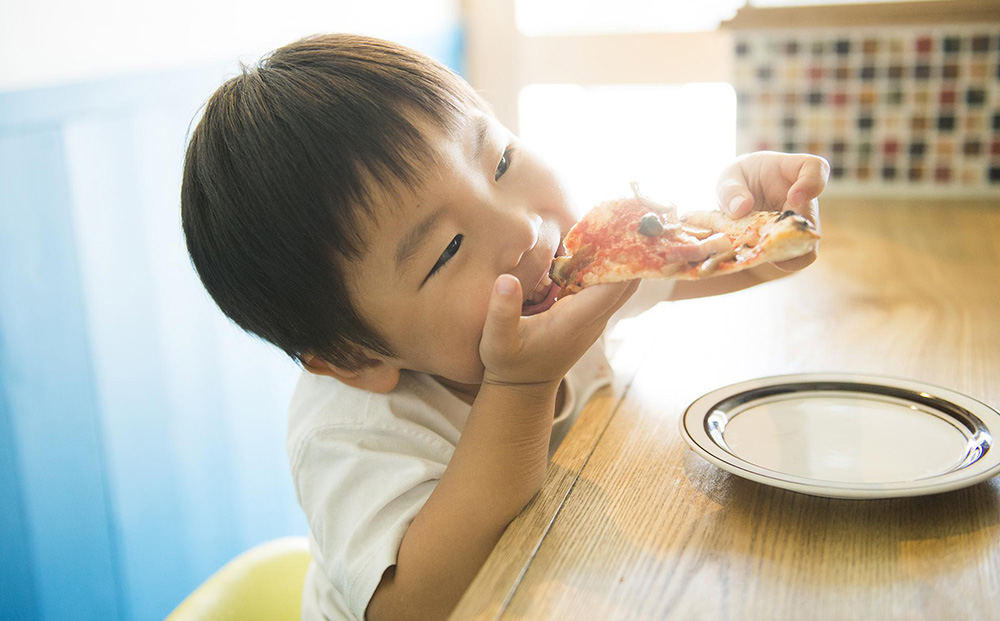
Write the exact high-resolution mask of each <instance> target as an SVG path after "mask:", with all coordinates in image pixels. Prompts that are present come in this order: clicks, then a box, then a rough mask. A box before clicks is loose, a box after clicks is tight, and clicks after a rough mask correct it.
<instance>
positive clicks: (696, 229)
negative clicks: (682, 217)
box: [681, 224, 712, 239]
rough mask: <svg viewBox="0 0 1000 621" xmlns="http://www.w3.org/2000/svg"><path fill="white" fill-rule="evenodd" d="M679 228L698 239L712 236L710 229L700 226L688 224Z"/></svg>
mask: <svg viewBox="0 0 1000 621" xmlns="http://www.w3.org/2000/svg"><path fill="white" fill-rule="evenodd" d="M681 230H682V231H684V232H685V233H687V234H688V235H691V236H692V237H696V238H698V239H708V238H709V237H711V236H712V230H711V229H703V228H701V227H700V226H692V225H690V224H684V225H681Z"/></svg>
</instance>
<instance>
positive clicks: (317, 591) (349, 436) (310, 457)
mask: <svg viewBox="0 0 1000 621" xmlns="http://www.w3.org/2000/svg"><path fill="white" fill-rule="evenodd" d="M671 284H672V283H671V282H670V281H644V282H643V283H642V286H640V288H639V291H637V292H636V294H635V295H634V296H633V297H632V299H631V300H629V302H628V303H627V304H626V306H625V307H624V308H622V309H621V310H620V311H619V312H618V313H617V314H616V315H615V318H614V319H613V321H617V320H618V319H621V318H624V317H629V316H632V315H635V314H638V313H639V312H641V311H642V310H645V309H646V308H649V307H650V306H652V305H654V304H655V303H656V302H658V301H660V300H663V299H666V297H667V296H668V295H669V293H670V290H671V288H672V287H671V286H670V285H671ZM609 327H610V325H609ZM611 378H612V373H611V367H610V365H609V364H608V361H607V357H606V355H605V351H604V339H603V337H602V338H601V339H600V340H598V342H597V343H595V344H594V346H593V347H591V348H590V349H589V350H588V351H587V353H586V354H584V355H583V357H582V358H580V360H579V361H578V362H577V363H576V364H575V365H574V366H573V368H572V369H571V370H570V372H569V373H568V374H567V375H566V378H565V381H564V384H565V400H564V403H563V408H562V411H560V412H559V413H558V414H557V416H556V417H555V418H554V419H553V428H552V439H551V442H550V445H549V455H550V457H551V455H552V453H554V452H555V449H556V448H557V447H558V446H559V443H560V442H561V441H562V439H563V438H564V437H565V435H566V433H567V432H568V431H569V428H570V426H571V425H572V423H573V421H575V420H576V418H577V416H578V415H579V413H580V411H581V410H582V409H583V406H584V405H585V404H586V403H587V401H588V400H589V399H590V397H591V395H592V394H593V393H594V391H596V390H597V389H598V388H600V387H601V386H604V385H606V384H608V383H609V382H610V381H611ZM470 409H471V406H469V405H468V404H467V403H465V402H464V401H462V400H460V399H459V398H458V397H456V396H455V395H453V394H452V393H451V392H449V391H448V390H447V389H446V388H445V387H443V386H441V385H440V384H438V383H437V382H436V381H435V380H434V379H433V378H431V377H430V376H428V375H425V374H423V373H412V372H407V371H404V372H403V373H402V374H401V376H400V381H399V384H398V385H397V386H396V388H395V389H394V390H393V391H392V392H390V393H388V394H375V393H370V392H367V391H364V390H360V389H357V388H351V387H350V386H346V385H344V384H342V383H340V382H339V381H337V380H335V379H333V378H330V377H325V376H320V375H314V374H312V373H308V372H303V373H302V376H301V377H300V378H299V381H298V384H297V386H296V387H295V392H294V394H293V396H292V400H291V404H290V406H289V426H288V442H287V448H288V456H289V460H290V462H291V469H292V477H293V479H294V482H295V489H296V494H297V496H298V500H299V504H300V505H301V506H302V509H303V511H305V514H306V519H307V521H308V523H309V544H310V550H311V552H312V556H313V563H312V564H311V565H310V567H309V571H308V574H307V576H306V584H305V588H304V590H303V600H302V618H303V620H304V621H305V620H308V621H314V620H319V619H330V620H339V619H363V618H364V611H365V609H366V608H367V607H368V602H369V600H370V599H371V596H372V594H373V593H374V592H375V587H377V586H378V583H379V581H380V580H381V579H382V574H383V573H384V572H385V570H386V569H388V568H389V567H390V566H392V565H394V564H395V563H396V554H397V552H398V551H399V546H400V543H401V542H402V540H403V535H404V533H405V532H406V529H407V528H408V527H409V525H410V522H411V521H413V518H414V517H415V516H416V515H417V512H418V511H419V510H420V508H421V507H422V506H423V504H424V502H425V501H426V500H427V498H428V497H429V496H430V494H431V492H432V491H433V490H434V486H435V485H436V484H437V481H438V480H439V479H440V478H441V476H442V475H443V474H444V470H445V468H446V467H447V465H448V462H449V461H450V460H451V456H452V453H453V452H454V450H455V446H456V445H457V444H458V439H459V437H460V436H461V434H462V429H463V428H464V427H465V422H466V419H467V418H468V416H469V411H470Z"/></svg>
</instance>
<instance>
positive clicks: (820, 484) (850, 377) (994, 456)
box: [679, 373, 1000, 500]
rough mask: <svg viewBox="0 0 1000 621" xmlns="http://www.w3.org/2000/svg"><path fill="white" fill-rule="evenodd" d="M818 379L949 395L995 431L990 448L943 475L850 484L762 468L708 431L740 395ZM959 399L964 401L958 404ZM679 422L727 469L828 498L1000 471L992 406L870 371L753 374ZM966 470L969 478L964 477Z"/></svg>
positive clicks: (706, 398) (702, 451)
mask: <svg viewBox="0 0 1000 621" xmlns="http://www.w3.org/2000/svg"><path fill="white" fill-rule="evenodd" d="M815 382H839V383H846V384H869V385H881V386H886V387H890V388H902V389H905V390H910V391H912V392H917V393H918V394H919V393H921V392H922V393H924V394H928V393H937V394H935V395H934V396H935V397H937V398H941V399H944V400H946V401H948V402H949V403H951V404H952V405H956V406H958V407H960V408H963V409H965V410H967V411H968V412H970V413H972V414H974V415H975V416H976V417H977V418H978V419H979V420H980V421H981V422H982V424H983V426H984V427H985V428H986V429H987V430H988V431H989V432H990V434H991V436H992V439H993V441H992V442H991V443H990V445H989V447H988V448H987V450H986V454H985V455H983V456H982V457H980V458H979V459H978V460H976V462H975V463H974V464H972V465H970V466H967V467H965V468H962V469H959V470H953V471H950V472H947V473H944V474H943V475H934V476H931V477H926V478H924V479H917V480H914V481H901V482H897V483H849V482H848V483H845V482H838V481H819V480H812V479H806V478H804V477H798V476H796V475H791V474H785V473H781V472H779V471H775V470H771V469H767V468H761V467H759V466H756V465H755V464H752V463H750V462H747V461H746V460H743V459H741V458H739V457H738V456H736V455H733V454H732V453H729V452H727V451H725V450H724V449H722V448H721V447H719V445H718V444H717V443H715V442H714V441H712V440H711V438H710V437H709V436H708V432H707V431H706V430H705V429H704V426H705V425H704V423H705V420H706V419H707V416H708V415H709V414H710V413H711V412H712V411H713V409H714V408H715V406H716V405H718V404H719V403H721V402H722V401H724V400H726V399H729V398H732V397H734V396H736V395H739V394H740V393H743V392H747V391H749V390H754V389H759V388H763V387H768V386H780V385H786V384H802V383H815ZM956 398H957V401H959V402H956ZM709 402H711V403H710V404H709V405H707V406H706V405H705V404H706V403H709ZM970 406H972V407H970ZM702 410H704V411H702ZM698 412H701V415H700V416H698V415H697V414H698ZM984 413H985V415H986V416H985V418H984V416H983V414H984ZM695 419H697V423H698V424H697V425H695V426H694V427H695V430H696V431H695V433H692V430H691V429H690V428H689V421H693V420H695ZM989 419H992V420H989ZM679 426H680V432H681V436H682V437H683V438H684V440H685V442H686V443H687V444H688V446H689V447H690V448H691V449H692V450H694V452H695V453H697V454H698V455H699V456H700V457H702V458H703V459H705V460H706V461H708V462H709V463H712V464H714V465H715V466H717V467H719V468H721V469H723V470H725V471H727V472H730V473H732V474H734V475H736V476H739V477H741V478H744V479H749V480H751V481H755V482H757V483H762V484H765V485H769V486H772V487H778V488H781V489H787V490H790V491H794V492H799V493H803V494H809V495H812V496H821V497H825V498H843V499H855V500H867V499H872V500H874V499H880V498H902V497H910V496H923V495H929V494H938V493H942V492H948V491H953V490H956V489H961V488H963V487H969V486H971V485H975V484H976V483H980V482H982V481H985V480H987V479H990V478H992V477H994V476H996V475H997V474H1000V446H997V444H996V442H997V436H998V432H1000V412H998V411H997V410H996V409H995V408H993V407H992V406H990V405H988V404H986V403H984V402H982V401H980V400H978V399H976V398H974V397H971V396H969V395H966V394H964V393H961V392H958V391H956V390H954V389H951V388H947V387H944V386H939V385H936V384H932V383H929V382H923V381H918V380H914V379H909V378H902V377H892V376H887V375H876V374H865V373H792V374H784V375H770V376H764V377H758V378H752V379H748V380H744V381H741V382H736V383H733V384H728V385H726V386H722V387H719V388H716V389H714V390H711V391H709V392H707V393H705V394H703V395H702V396H700V397H698V398H697V399H695V400H694V401H692V402H691V403H690V404H689V405H688V406H687V408H686V409H685V410H684V413H683V414H682V415H681V417H680V420H679ZM702 436H703V438H702V439H703V440H704V441H705V443H706V444H707V445H709V446H710V447H714V448H715V449H717V450H718V452H720V453H724V454H725V455H727V456H728V457H729V459H726V458H725V457H723V456H720V455H717V454H715V452H713V451H712V450H711V448H708V447H705V446H702V445H701V444H700V443H699V442H698V438H699V437H702ZM976 464H979V469H978V470H973V471H970V470H969V468H971V467H972V466H974V465H976ZM769 473H774V474H769ZM956 473H957V474H958V476H952V477H951V478H949V479H948V480H945V481H942V480H941V479H942V478H943V477H946V476H949V475H955V474H956ZM963 474H964V476H962V475H963ZM782 475H784V476H782ZM807 481H811V482H807Z"/></svg>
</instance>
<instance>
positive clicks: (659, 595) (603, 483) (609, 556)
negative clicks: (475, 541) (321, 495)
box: [453, 201, 1000, 619]
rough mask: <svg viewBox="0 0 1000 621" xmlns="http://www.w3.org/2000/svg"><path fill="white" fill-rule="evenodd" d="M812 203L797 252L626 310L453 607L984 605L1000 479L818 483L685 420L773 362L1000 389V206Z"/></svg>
mask: <svg viewBox="0 0 1000 621" xmlns="http://www.w3.org/2000/svg"><path fill="white" fill-rule="evenodd" d="M823 218H824V219H823V233H824V241H823V243H822V246H821V254H820V259H819V261H817V263H816V264H814V265H813V266H811V267H810V268H808V269H806V270H805V271H803V272H801V273H798V274H795V275H793V276H791V277H789V278H786V279H783V280H781V281H778V282H775V283H770V284H767V285H763V286H760V287H756V288H754V289H751V290H747V291H743V292H739V293H735V294H729V295H726V296H721V297H718V298H710V299H703V300H691V301H685V302H677V303H671V304H666V305H660V306H659V307H657V308H656V309H653V310H652V311H649V312H647V313H646V314H645V315H644V316H643V317H642V318H640V319H637V320H635V321H634V323H633V325H632V327H631V330H632V331H634V333H635V335H634V336H633V337H632V338H631V339H628V340H627V341H626V342H627V343H628V347H627V348H625V349H623V351H626V352H628V355H627V356H626V357H625V358H624V360H625V363H624V367H623V368H622V369H618V360H619V359H618V358H616V359H615V364H616V371H619V380H618V384H616V387H615V388H614V389H613V390H610V391H606V392H604V393H602V394H601V395H600V396H599V397H598V399H597V400H596V401H595V403H593V404H592V407H588V409H587V411H586V412H585V413H584V416H583V418H581V420H580V421H579V424H578V425H577V426H576V427H574V429H573V430H572V431H571V432H570V434H569V436H568V437H567V439H566V441H565V442H564V444H563V446H562V447H561V449H560V451H559V453H557V456H556V459H555V461H554V463H553V466H552V469H551V470H550V473H549V479H548V480H547V481H546V484H545V488H544V489H543V491H542V493H541V494H540V495H539V497H538V499H536V501H535V502H534V503H532V505H530V506H529V507H528V508H527V509H526V510H525V511H524V512H523V513H522V515H521V516H520V517H519V518H518V520H516V521H515V522H514V523H513V524H512V525H511V527H510V528H509V529H508V532H507V534H506V535H505V536H504V538H503V539H502V540H501V541H500V543H499V544H498V546H497V548H496V549H495V550H494V553H493V555H492V556H491V557H490V559H489V561H488V562H487V564H486V566H485V567H484V569H483V571H482V572H481V573H480V575H479V577H478V578H477V579H476V581H475V582H474V583H473V585H472V586H471V587H470V589H469V591H468V592H467V593H466V596H465V598H464V599H463V600H462V602H461V604H460V607H459V608H458V609H457V610H456V611H455V614H454V615H453V618H456V619H465V618H511V619H612V618H628V619H663V618H669V619H699V618H712V619H714V618H727V619H730V618H731V619H802V618H810V619H814V618H815V619H840V618H877V619H883V618H906V619H941V618H970V617H973V616H977V617H981V616H982V615H983V614H984V612H985V613H986V614H987V616H988V615H989V614H993V613H995V606H996V598H997V594H998V593H1000V481H998V479H996V478H994V479H992V480H990V481H986V482H984V483H981V484H979V485H977V486H974V487H972V488H968V489H964V490H958V491H955V492H950V493H946V494H940V495H935V496H928V497H919V498H908V499H892V500H879V501H847V500H832V499H825V498H818V497H812V496H806V495H802V494H796V493H793V492H787V491H784V490H779V489H775V488H771V487H767V486H764V485H760V484H757V483H753V482H750V481H746V480H743V479H740V478H738V477H735V476H733V475H730V474H728V473H726V472H724V471H721V470H719V469H718V468H715V467H714V466H711V465H710V464H708V463H707V462H704V461H703V460H701V459H700V458H698V457H697V456H695V455H694V454H693V453H692V452H691V451H690V450H689V449H688V448H687V446H686V445H685V443H684V442H683V440H682V439H681V438H680V435H679V432H678V419H679V417H680V416H681V415H682V413H683V411H684V409H685V408H686V407H687V405H688V404H689V403H690V402H691V401H692V400H694V399H695V398H697V397H698V396H700V395H701V394H704V393H705V392H708V391H709V390H711V389H714V388H717V387H719V386H722V385H726V384H729V383H732V382H737V381H742V380H745V379H750V378H753V377H760V376H765V375H772V374H780V373H800V372H811V371H840V372H843V371H851V372H866V373H878V374H883V375H893V376H899V377H907V378H913V379H918V380H923V381H927V382H931V383H933V384H938V385H942V386H948V387H950V388H953V389H956V390H959V391H961V392H965V393H966V394H969V395H971V396H973V397H975V398H977V399H980V400H981V401H984V402H985V403H988V404H991V405H993V406H994V407H997V406H1000V381H998V380H1000V206H997V205H991V204H988V203H973V204H958V203H954V204H944V203H942V204H931V203H913V204H907V203H890V202H882V203H877V204H876V203H872V204H849V203H834V202H829V201H828V204H827V203H825V204H824V215H823ZM678 326H685V327H686V328H687V329H678V328H677V327H678ZM616 400H618V401H616Z"/></svg>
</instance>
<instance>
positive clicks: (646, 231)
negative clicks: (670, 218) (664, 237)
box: [639, 212, 663, 237]
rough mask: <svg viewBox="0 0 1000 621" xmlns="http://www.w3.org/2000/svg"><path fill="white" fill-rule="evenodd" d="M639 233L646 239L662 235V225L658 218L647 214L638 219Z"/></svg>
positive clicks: (653, 214) (652, 214) (651, 213)
mask: <svg viewBox="0 0 1000 621" xmlns="http://www.w3.org/2000/svg"><path fill="white" fill-rule="evenodd" d="M639 232H640V233H642V234H643V235H645V236H646V237H656V236H658V235H660V234H661V233H663V223H662V222H660V216H658V215H656V214H655V213H653V212H649V213H647V214H646V215H644V216H643V217H642V218H640V219H639Z"/></svg>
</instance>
